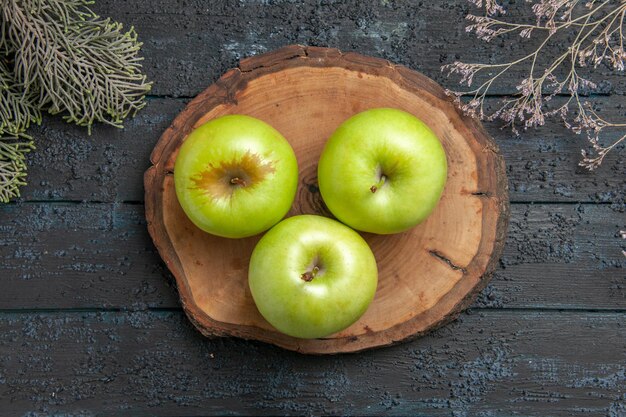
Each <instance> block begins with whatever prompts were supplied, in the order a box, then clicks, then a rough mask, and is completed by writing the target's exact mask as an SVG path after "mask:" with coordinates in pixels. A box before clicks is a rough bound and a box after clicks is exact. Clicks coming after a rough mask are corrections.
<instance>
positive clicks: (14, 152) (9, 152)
mask: <svg viewBox="0 0 626 417" xmlns="http://www.w3.org/2000/svg"><path fill="white" fill-rule="evenodd" d="M33 148H34V146H33V141H32V140H31V138H30V137H28V136H26V135H24V134H20V135H15V136H0V202H3V203H8V202H9V200H10V199H11V198H14V197H19V196H20V189H19V188H20V187H21V186H23V185H26V181H25V180H24V179H25V177H26V164H25V159H26V154H27V153H28V152H30V151H31V149H33Z"/></svg>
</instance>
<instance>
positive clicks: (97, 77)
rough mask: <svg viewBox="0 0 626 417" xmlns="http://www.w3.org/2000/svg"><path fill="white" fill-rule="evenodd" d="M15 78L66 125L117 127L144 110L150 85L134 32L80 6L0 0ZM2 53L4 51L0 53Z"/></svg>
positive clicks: (81, 2)
mask: <svg viewBox="0 0 626 417" xmlns="http://www.w3.org/2000/svg"><path fill="white" fill-rule="evenodd" d="M2 1H3V2H4V6H3V19H4V20H5V21H6V33H7V41H5V42H4V43H2V44H0V47H3V46H4V45H7V44H9V43H10V44H13V45H14V46H15V72H16V78H17V81H18V82H19V83H21V84H22V85H23V88H24V89H25V91H26V92H27V93H28V94H35V95H36V103H37V106H39V107H40V108H43V107H47V108H48V111H49V112H50V113H52V114H57V113H62V112H65V113H66V114H65V115H64V116H63V117H64V118H65V119H66V120H67V121H68V122H73V123H76V124H78V125H80V126H87V127H88V128H89V130H90V131H91V126H92V125H93V123H94V122H96V121H98V122H104V123H107V124H110V125H113V126H116V127H121V126H122V121H123V119H124V118H126V117H128V116H130V115H134V114H135V113H136V112H137V111H138V110H139V109H141V108H142V107H143V106H144V105H145V101H144V96H145V94H146V93H147V92H148V91H149V90H150V87H151V84H150V83H147V82H146V76H145V75H144V74H142V72H141V66H140V61H141V58H140V57H138V56H137V53H138V52H139V48H140V47H141V43H140V42H138V41H137V34H136V32H135V31H134V29H132V28H131V29H130V30H129V31H127V32H124V30H123V27H122V25H121V24H120V23H116V22H111V20H110V19H101V18H100V17H98V16H97V15H96V14H95V13H93V12H92V11H91V10H90V9H89V8H88V7H87V5H89V4H90V3H91V2H89V1H85V0H2ZM5 49H6V47H5Z"/></svg>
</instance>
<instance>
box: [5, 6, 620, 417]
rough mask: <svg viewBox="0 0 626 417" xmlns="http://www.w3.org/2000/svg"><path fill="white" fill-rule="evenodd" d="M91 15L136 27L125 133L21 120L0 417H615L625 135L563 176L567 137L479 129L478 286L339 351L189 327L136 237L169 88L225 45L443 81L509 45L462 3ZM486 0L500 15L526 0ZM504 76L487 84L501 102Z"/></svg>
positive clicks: (107, 10)
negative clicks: (404, 326) (492, 267)
mask: <svg viewBox="0 0 626 417" xmlns="http://www.w3.org/2000/svg"><path fill="white" fill-rule="evenodd" d="M93 7H94V9H95V10H96V11H97V12H99V13H101V14H103V15H107V16H111V17H113V18H115V19H118V20H120V21H122V22H124V23H125V24H126V25H127V26H130V25H134V26H135V27H136V29H137V31H138V33H139V37H140V39H141V40H142V41H143V42H144V47H143V50H142V55H143V56H144V57H145V61H144V64H145V69H146V72H147V73H148V75H149V77H150V79H151V80H153V81H154V88H153V90H152V92H151V94H152V96H150V98H149V100H148V106H147V107H146V108H145V109H144V110H142V111H141V112H140V113H139V114H138V115H137V117H136V118H135V119H132V120H128V121H127V122H126V128H125V129H124V130H117V129H113V128H109V127H105V126H96V127H95V128H94V133H93V135H92V136H91V137H89V136H87V134H86V131H85V130H84V129H80V128H77V127H75V126H71V125H67V124H65V123H64V122H62V121H59V120H58V119H53V118H50V117H47V118H46V119H45V121H44V124H43V126H41V127H36V128H34V129H33V130H32V133H33V134H34V136H35V138H36V141H37V145H38V150H37V151H35V152H33V153H31V154H30V155H29V164H30V171H29V173H30V176H29V181H30V185H29V186H28V187H26V188H25V189H24V193H23V196H24V197H23V198H22V199H21V200H20V201H19V202H17V203H13V204H10V205H3V206H0V415H31V416H34V415H51V414H55V413H58V414H62V415H81V416H82V415H116V416H125V415H128V416H144V415H164V416H170V415H171V416H180V415H201V414H202V415H209V414H212V415H216V414H218V415H222V414H253V415H276V414H292V415H293V414H299V415H300V414H316V415H317V414H344V415H374V414H377V415H380V414H385V415H416V416H459V417H465V416H482V417H493V416H510V415H521V416H542V417H543V416H572V415H574V416H578V415H580V416H583V415H584V416H609V417H623V416H626V393H625V389H626V365H625V364H626V325H625V323H626V274H625V273H624V267H625V266H626V263H625V259H626V258H624V257H623V255H622V253H621V251H622V250H623V249H624V248H625V247H624V241H623V240H622V239H621V238H620V237H619V230H624V229H626V215H625V214H624V213H625V211H626V203H625V201H626V175H625V174H626V164H625V163H624V148H625V147H624V146H621V147H620V148H619V149H617V151H616V152H614V153H613V154H612V155H611V156H610V157H609V158H608V160H607V161H606V162H605V164H604V165H603V166H602V167H601V168H600V169H599V170H598V171H597V172H595V173H589V172H587V171H585V170H583V169H581V168H579V167H578V166H577V164H578V161H579V160H580V157H579V154H580V148H581V147H582V146H584V145H585V139H584V137H581V136H576V135H573V134H572V133H571V132H570V131H568V130H566V129H565V128H564V127H563V126H561V125H560V124H558V123H553V122H549V123H548V124H546V126H544V127H543V128H541V129H539V130H536V131H529V132H524V133H522V135H521V136H519V137H516V136H514V135H512V134H511V132H510V131H508V130H500V129H499V125H498V124H497V123H488V124H486V127H487V129H488V131H489V132H490V133H491V134H492V135H493V136H494V138H496V141H497V142H498V144H499V145H500V147H501V150H502V153H503V155H504V157H505V159H506V162H507V172H508V176H509V184H510V191H511V200H512V202H513V203H514V204H513V205H512V217H511V224H510V231H509V237H508V241H507V244H506V247H505V252H504V254H503V257H502V261H501V263H500V267H499V269H498V270H497V271H496V274H495V277H494V279H493V281H492V283H491V284H490V285H489V286H488V287H487V288H486V289H485V290H484V291H483V292H482V294H481V295H480V297H479V299H478V300H477V302H476V303H475V304H474V306H473V308H472V309H471V310H470V311H469V312H468V314H462V315H461V317H460V319H459V320H457V321H456V322H454V323H452V324H451V325H448V326H446V327H444V328H443V329H440V330H438V331H437V332H436V333H434V334H432V335H430V336H427V337H424V338H422V339H419V340H415V341H412V342H409V343H406V344H401V345H398V346H394V347H391V348H387V349H382V350H376V351H371V352H364V353H360V354H356V355H342V356H335V357H311V356H302V355H298V354H294V353H292V352H286V351H283V350H280V349H277V348H274V347H272V346H268V345H264V344H259V343H251V342H246V341H242V340H236V339H216V340H209V339H205V338H203V337H201V336H200V334H199V333H198V332H196V331H195V330H194V329H193V328H192V326H191V324H190V323H189V321H188V320H187V319H186V318H185V317H184V315H183V313H182V312H181V311H180V308H179V302H178V297H177V294H176V291H175V288H173V284H172V280H171V278H170V276H169V273H168V272H167V269H166V268H165V266H164V265H163V263H162V261H161V260H160V258H159V256H158V254H157V253H156V250H155V249H154V247H153V245H152V243H151V242H150V239H149V237H148V234H147V232H146V225H145V219H144V215H143V204H142V202H143V184H142V175H143V171H144V170H145V169H146V168H147V167H148V165H149V161H148V156H149V154H150V151H151V149H152V147H153V145H154V144H155V143H156V141H157V139H158V138H159V136H160V134H161V133H162V131H163V130H164V129H165V128H166V127H167V126H168V125H169V124H170V123H171V121H172V119H173V118H174V116H175V115H176V114H177V113H178V112H179V111H180V110H181V109H182V108H183V107H184V105H185V104H186V102H187V101H188V98H190V97H193V96H195V95H196V94H197V93H199V92H200V91H202V90H203V89H204V88H206V87H207V86H208V85H209V84H211V83H212V82H214V81H215V80H216V79H217V78H218V77H219V76H220V75H221V74H222V73H223V72H224V71H225V70H227V69H229V68H231V67H234V66H236V65H237V62H238V60H239V59H241V58H243V57H247V56H251V55H255V54H259V53H263V52H266V51H269V50H272V49H275V48H278V47H281V46H284V45H287V44H292V43H301V44H307V45H319V46H332V47H337V48H339V49H341V50H343V51H356V52H359V53H363V54H367V55H373V56H377V57H382V58H385V59H388V60H390V61H393V62H395V63H399V64H403V65H407V66H408V67H410V68H412V69H415V70H418V71H421V72H423V73H424V74H426V75H427V76H429V77H431V78H433V79H435V80H437V81H438V82H440V83H441V84H442V85H443V86H444V87H449V88H455V87H456V84H455V79H447V78H445V76H444V75H443V74H442V73H441V72H440V66H441V65H442V64H445V63H450V62H453V61H455V60H464V61H483V62H488V61H492V62H495V61H499V60H500V59H501V58H503V57H510V56H520V55H521V54H523V53H527V52H528V51H529V48H530V47H531V46H532V45H531V44H530V43H528V42H520V40H519V39H518V38H512V39H510V40H508V41H506V42H493V43H491V44H485V43H483V42H480V41H477V40H476V39H475V38H474V37H472V36H471V35H467V34H466V33H465V31H464V26H465V21H464V19H463V18H464V16H465V14H466V13H467V12H468V11H470V10H475V9H474V8H473V7H471V6H470V5H469V3H468V2H467V1H466V0H452V1H446V2H405V1H400V0H384V1H383V0H381V1H376V2H368V1H359V0H346V1H341V2H337V1H329V2H327V1H319V0H302V1H291V0H290V1H286V0H276V1H267V0H215V1H210V2H206V1H200V0H182V1H181V0H154V1H150V2H135V1H121V0H98V1H97V3H96V4H95V5H94V6H93ZM507 8H508V10H509V12H508V16H510V17H513V16H520V15H526V16H528V13H529V10H530V9H529V7H528V4H526V3H525V2H507ZM531 42H532V41H531ZM556 47H557V48H558V47H562V45H556ZM552 52H554V50H547V51H546V52H545V54H542V56H541V57H540V58H539V61H538V62H539V63H540V64H545V63H546V62H547V59H548V58H549V56H550V55H553V54H552ZM521 75H522V74H521V73H520V72H514V73H513V74H512V76H511V77H507V78H506V79H504V80H503V83H501V84H500V85H499V86H498V87H497V89H495V90H492V92H493V93H494V94H495V95H496V96H500V95H505V94H511V93H515V91H516V90H515V83H516V82H517V81H518V79H519V78H520V76H521ZM594 78H595V79H596V80H597V81H599V82H600V85H599V88H598V89H597V90H596V91H595V92H594V95H593V96H592V97H591V98H592V100H593V102H594V103H595V105H596V106H599V107H600V108H601V109H602V110H603V112H604V113H603V114H604V115H605V116H607V117H609V118H612V119H615V120H621V119H623V118H624V117H625V116H626V110H625V109H626V98H625V97H624V91H625V90H626V89H625V86H626V77H624V76H623V74H617V73H614V72H612V71H610V70H608V69H604V68H600V69H599V70H597V71H596V72H595V77H594ZM497 99H498V97H491V98H490V99H489V101H488V105H489V106H495V105H496V101H497ZM613 137H615V136H613ZM578 203H584V204H578Z"/></svg>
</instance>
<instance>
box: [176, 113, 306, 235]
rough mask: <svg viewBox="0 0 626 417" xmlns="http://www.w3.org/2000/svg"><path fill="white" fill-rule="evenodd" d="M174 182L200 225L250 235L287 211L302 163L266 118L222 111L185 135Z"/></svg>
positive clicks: (189, 213)
mask: <svg viewBox="0 0 626 417" xmlns="http://www.w3.org/2000/svg"><path fill="white" fill-rule="evenodd" d="M174 184H175V188H176V196H177V197H178V201H179V202H180V205H181V206H182V208H183V210H184V212H185V213H186V214H187V216H188V217H189V219H191V221H192V222H193V223H194V224H195V225H196V226H198V227H199V228H200V229H202V230H204V231H205V232H208V233H211V234H214V235H217V236H223V237H229V238H241V237H247V236H252V235H256V234H258V233H261V232H263V231H265V230H267V229H269V228H270V227H272V226H273V225H275V224H276V223H278V222H279V221H280V220H281V219H282V218H283V217H284V216H285V214H287V211H289V209H290V208H291V204H292V203H293V199H294V197H295V195H296V189H297V186H298V163H297V161H296V156H295V154H294V152H293V149H292V148H291V146H290V145H289V143H288V142H287V141H286V140H285V138H284V137H283V136H282V135H281V134H280V133H279V132H278V131H277V130H276V129H274V128H273V127H271V126H270V125H268V124H267V123H265V122H263V121H261V120H258V119H255V118H253V117H250V116H244V115H229V116H223V117H219V118H217V119H213V120H211V121H209V122H207V123H205V124H203V125H201V126H199V127H198V128H196V129H194V130H193V131H192V132H191V133H190V134H189V136H188V137H187V139H185V141H184V142H183V145H182V146H181V148H180V152H179V153H178V156H177V157H176V164H175V166H174Z"/></svg>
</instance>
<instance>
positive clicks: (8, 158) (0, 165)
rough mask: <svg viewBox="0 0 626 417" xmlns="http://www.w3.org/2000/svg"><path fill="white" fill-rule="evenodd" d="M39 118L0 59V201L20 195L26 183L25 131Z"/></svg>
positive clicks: (27, 145) (27, 149)
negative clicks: (21, 188)
mask: <svg viewBox="0 0 626 417" xmlns="http://www.w3.org/2000/svg"><path fill="white" fill-rule="evenodd" d="M40 120H41V114H40V112H39V110H37V108H36V107H35V106H34V103H33V102H32V97H30V96H28V95H25V94H23V92H22V91H20V90H19V89H18V88H17V87H16V85H15V80H14V79H13V74H12V73H11V72H10V71H9V68H8V66H7V64H6V62H5V61H4V60H3V59H0V202H4V203H6V202H8V201H9V199H11V198H13V197H19V195H20V193H19V187H20V186H22V185H25V184H26V182H25V181H24V178H25V177H26V164H25V159H26V156H25V155H26V153H28V152H30V150H31V149H33V148H34V146H33V141H32V140H31V138H30V137H29V136H27V135H25V134H24V131H25V130H26V129H27V128H28V126H30V124H31V123H33V122H39V121H40Z"/></svg>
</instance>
